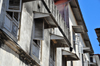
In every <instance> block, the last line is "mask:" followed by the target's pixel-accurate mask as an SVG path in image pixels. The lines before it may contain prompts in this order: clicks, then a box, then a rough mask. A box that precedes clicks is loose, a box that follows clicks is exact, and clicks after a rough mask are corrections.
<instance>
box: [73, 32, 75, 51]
mask: <svg viewBox="0 0 100 66" xmlns="http://www.w3.org/2000/svg"><path fill="white" fill-rule="evenodd" d="M75 42H76V36H75V32H73V48H74V49H75V51H76V47H75Z"/></svg>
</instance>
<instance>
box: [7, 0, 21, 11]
mask: <svg viewBox="0 0 100 66" xmlns="http://www.w3.org/2000/svg"><path fill="white" fill-rule="evenodd" d="M9 1H10V0H7V11H11V12H21V5H22V0H20V4H19V10H14V9H9V6H10V5H9Z"/></svg>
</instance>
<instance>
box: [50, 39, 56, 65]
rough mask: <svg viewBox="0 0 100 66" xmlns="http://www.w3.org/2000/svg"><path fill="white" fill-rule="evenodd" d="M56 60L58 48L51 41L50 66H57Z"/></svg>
mask: <svg viewBox="0 0 100 66" xmlns="http://www.w3.org/2000/svg"><path fill="white" fill-rule="evenodd" d="M55 60H56V48H55V47H54V45H53V42H52V41H51V44H50V59H49V66H55Z"/></svg>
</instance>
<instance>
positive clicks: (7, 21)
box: [4, 16, 12, 32]
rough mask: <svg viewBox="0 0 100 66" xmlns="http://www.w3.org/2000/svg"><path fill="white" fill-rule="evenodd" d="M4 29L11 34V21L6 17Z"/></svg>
mask: <svg viewBox="0 0 100 66" xmlns="http://www.w3.org/2000/svg"><path fill="white" fill-rule="evenodd" d="M4 27H5V28H6V29H7V30H8V31H9V32H11V31H12V20H11V19H10V18H8V17H7V16H6V17H5V22H4Z"/></svg>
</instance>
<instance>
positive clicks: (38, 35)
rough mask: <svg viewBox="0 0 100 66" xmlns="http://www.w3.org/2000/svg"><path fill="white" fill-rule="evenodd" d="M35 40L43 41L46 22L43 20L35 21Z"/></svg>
mask: <svg viewBox="0 0 100 66" xmlns="http://www.w3.org/2000/svg"><path fill="white" fill-rule="evenodd" d="M34 24H35V25H34V27H35V28H34V39H36V40H43V34H44V22H43V19H35V21H34Z"/></svg>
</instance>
